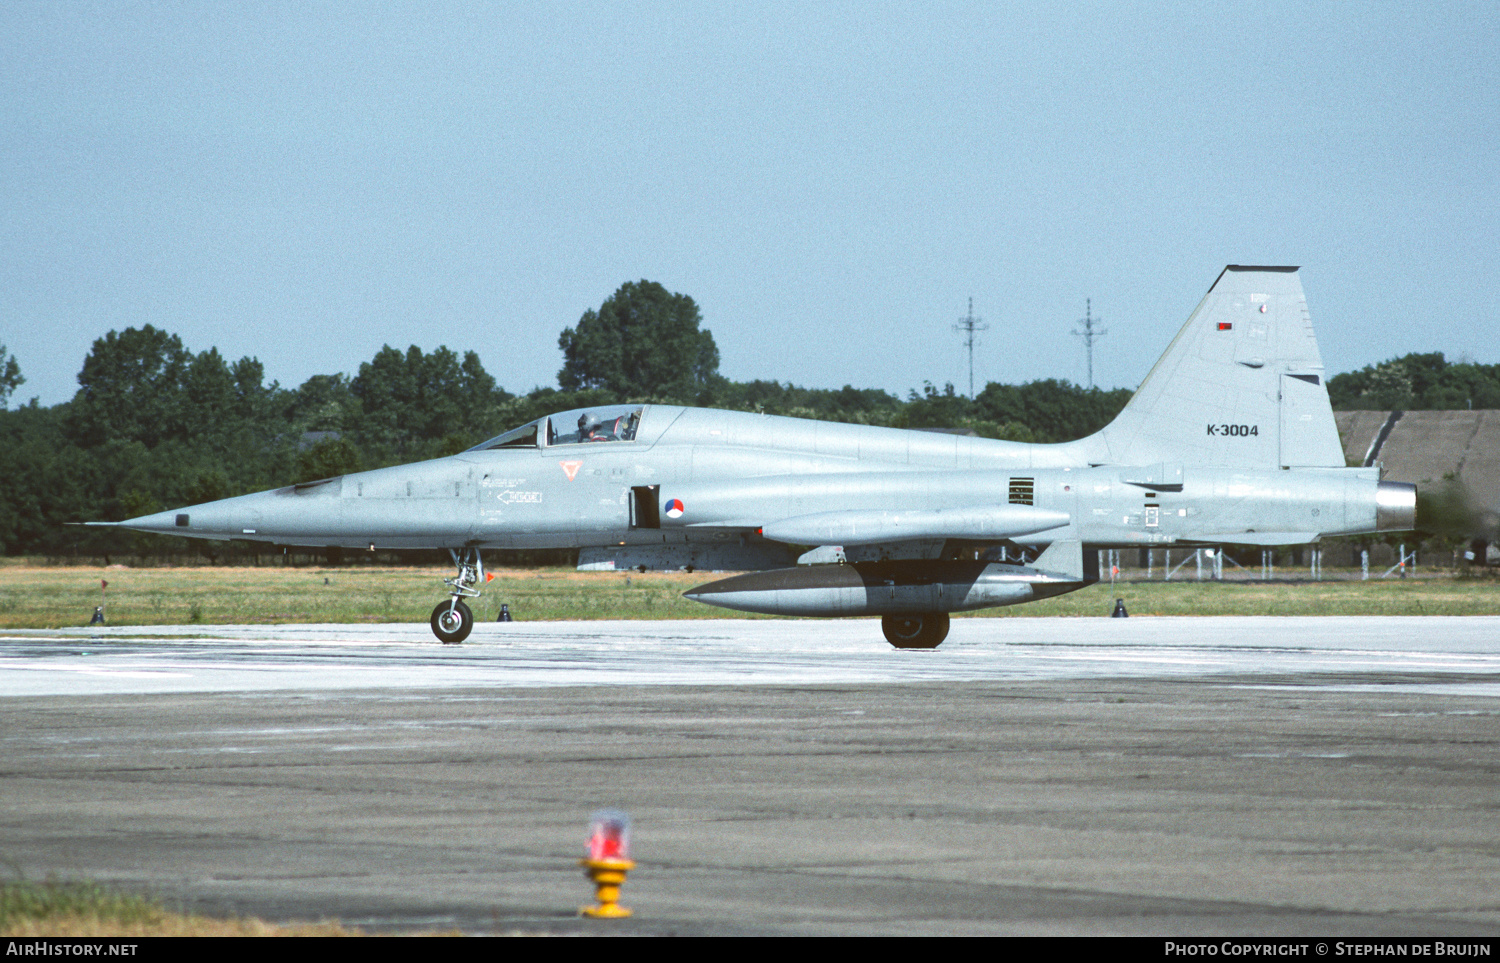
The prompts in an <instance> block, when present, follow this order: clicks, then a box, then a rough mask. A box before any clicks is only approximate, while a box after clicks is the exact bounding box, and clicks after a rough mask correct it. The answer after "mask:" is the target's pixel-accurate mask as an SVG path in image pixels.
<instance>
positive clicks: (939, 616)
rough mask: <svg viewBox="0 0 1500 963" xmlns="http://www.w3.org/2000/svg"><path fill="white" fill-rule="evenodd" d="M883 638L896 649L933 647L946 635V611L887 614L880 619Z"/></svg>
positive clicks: (941, 641) (940, 642) (940, 643)
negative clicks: (917, 613)
mask: <svg viewBox="0 0 1500 963" xmlns="http://www.w3.org/2000/svg"><path fill="white" fill-rule="evenodd" d="M880 628H881V631H883V632H885V640H886V641H887V642H889V643H890V644H891V645H894V646H895V647H896V648H898V649H935V648H937V647H938V646H939V645H942V643H943V640H944V639H946V638H947V637H948V613H947V612H923V613H921V614H919V615H887V616H885V617H884V618H882V619H881V620H880Z"/></svg>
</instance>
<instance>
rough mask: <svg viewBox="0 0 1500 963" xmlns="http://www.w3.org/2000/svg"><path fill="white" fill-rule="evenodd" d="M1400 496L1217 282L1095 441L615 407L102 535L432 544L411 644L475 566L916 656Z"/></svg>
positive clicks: (442, 624)
mask: <svg viewBox="0 0 1500 963" xmlns="http://www.w3.org/2000/svg"><path fill="white" fill-rule="evenodd" d="M1415 515H1416V488H1415V486H1413V485H1406V484H1400V483H1395V482H1385V481H1381V480H1380V473H1379V469H1377V468H1346V467H1345V464H1344V455H1343V449H1342V446H1341V445H1340V444H1339V437H1338V431H1337V429H1336V428H1335V426H1334V421H1333V411H1332V408H1331V407H1330V405H1329V401H1328V389H1327V386H1326V384H1325V379H1324V369H1323V362H1322V359H1321V357H1320V355H1319V352H1318V344H1317V341H1316V339H1315V338H1314V336H1313V328H1312V322H1311V320H1310V318H1309V315H1308V311H1307V302H1306V299H1305V297H1304V296H1303V292H1302V283H1301V281H1300V279H1299V278H1298V275H1297V268H1294V267H1241V266H1237V265H1231V266H1229V267H1226V268H1225V269H1224V271H1223V272H1222V273H1221V274H1220V275H1219V277H1218V279H1217V280H1216V281H1215V282H1214V284H1213V286H1212V287H1211V288H1210V289H1209V292H1208V294H1207V295H1206V296H1205V297H1204V299H1203V301H1202V302H1201V303H1200V304H1199V305H1198V307H1197V309H1196V310H1195V311H1194V312H1193V313H1192V316H1191V317H1189V318H1188V320H1187V323H1186V324H1185V325H1183V327H1182V329H1181V330H1180V331H1179V332H1178V333H1177V337H1176V338H1175V339H1174V340H1173V341H1172V343H1171V345H1170V346H1169V347H1168V348H1167V351H1166V354H1164V355H1163V356H1162V358H1161V360H1159V361H1158V362H1157V363H1156V365H1155V367H1153V368H1152V369H1151V371H1150V373H1149V374H1148V375H1147V376H1146V379H1145V381H1143V382H1142V383H1141V386H1140V388H1139V389H1138V390H1137V391H1136V392H1135V394H1134V395H1133V396H1132V398H1131V400H1130V402H1129V403H1128V404H1127V405H1126V406H1125V408H1124V409H1123V410H1122V411H1121V412H1120V414H1119V416H1118V417H1117V418H1115V420H1114V421H1112V422H1111V423H1110V424H1109V425H1108V426H1107V427H1105V428H1103V429H1102V430H1100V431H1099V432H1097V433H1095V434H1093V435H1090V436H1088V437H1086V438H1081V439H1078V440H1077V441H1071V442H1066V443H1063V444H1050V445H1039V444H1022V443H1018V442H1010V441H996V440H991V439H986V438H975V437H961V436H956V435H951V434H938V433H931V432H923V431H909V430H902V429H895V428H878V427H871V426H867V425H849V424H834V423H829V422H820V421H810V420H803V419H798V418H783V417H775V416H768V415H760V414H752V413H746V412H736V411H717V410H711V409H702V408H683V407H677V406H672V405H656V404H627V405H612V406H605V407H597V408H589V409H582V410H574V411H565V412H560V413H558V414H554V415H550V416H548V417H545V418H540V419H538V420H536V421H533V422H531V423H529V424H525V425H522V426H521V427H519V428H515V429H513V430H511V431H507V432H505V433H504V434H502V435H499V436H498V437H495V438H491V439H490V440H488V441H486V442H484V443H482V444H480V445H477V446H475V447H474V448H472V449H470V450H468V451H465V452H462V453H461V454H457V455H453V456H451V457H448V458H439V459H436V460H432V461H425V462H420V463H417V464H411V465H404V466H400V467H394V468H383V469H379V470H376V471H367V472H360V473H357V474H350V475H343V476H339V477H337V478H325V479H322V480H320V481H313V482H307V483H305V484H300V485H289V486H287V487H285V488H278V489H275V490H273V491H265V492H260V493H258V494H253V495H243V496H240V497H238V498H227V499H224V500H222V501H216V502H210V503H208V504H204V505H195V506H192V507H189V508H182V509H179V510H176V511H169V512H161V513H158V514H155V515H146V516H143V517H140V518H133V519H130V520H129V521H125V522H120V523H117V524H119V525H122V526H124V527H126V528H132V529H137V530H140V531H146V532H159V533H162V534H171V535H184V536H188V537H193V538H209V539H221V540H223V539H247V540H252V541H261V542H270V543H273V544H276V545H288V546H306V547H313V548H323V547H331V546H338V547H343V548H361V549H365V548H368V549H394V548H425V549H447V550H448V551H449V553H450V555H451V556H452V558H453V561H454V565H455V568H456V572H455V574H454V576H453V577H451V578H447V579H444V582H445V584H446V585H447V586H448V588H447V591H446V593H445V594H446V595H447V598H446V599H445V600H444V601H442V602H440V603H439V604H438V605H437V607H436V608H435V609H433V612H432V618H431V625H432V631H433V633H434V634H435V635H436V636H437V637H438V639H440V640H441V641H443V642H445V643H458V642H462V641H463V640H464V639H465V638H467V637H468V635H469V632H470V630H471V629H472V628H473V624H474V616H473V613H472V611H471V610H470V608H469V606H468V605H467V604H466V603H465V601H464V600H465V599H469V598H474V597H476V596H478V595H479V594H480V586H481V585H482V584H483V582H484V563H483V560H482V558H481V554H480V553H481V552H482V550H484V549H514V548H577V549H579V567H580V568H585V569H641V570H646V569H686V570H688V571H693V570H695V569H699V570H719V571H739V572H744V573H746V574H740V575H736V576H733V577H730V578H725V579H721V580H718V581H714V582H710V583H708V584H706V585H701V586H699V587H697V588H695V589H693V590H691V591H689V592H687V593H686V595H687V597H688V598H690V599H694V600H696V601H699V602H704V603H707V604H709V605H718V606H723V607H725V608H730V609H738V610H742V611H747V612H766V613H773V614H779V615H797V616H825V617H837V616H876V615H878V616H881V620H882V628H883V630H884V634H885V637H886V639H887V640H888V641H889V642H890V643H891V644H892V645H894V646H897V647H898V648H931V647H934V646H937V645H938V644H939V643H941V642H942V641H943V639H944V638H945V637H946V635H947V633H948V624H949V615H950V613H953V612H964V611H970V610H973V609H981V608H986V607H991V606H1000V605H1014V604H1017V603H1020V602H1029V601H1033V600H1036V599H1043V598H1048V597H1051V596H1055V595H1060V594H1062V593H1065V592H1072V591H1075V590H1077V589H1080V588H1083V587H1084V586H1086V585H1090V584H1093V583H1094V582H1096V581H1098V579H1099V566H1098V562H1097V559H1098V551H1097V550H1098V549H1102V548H1132V547H1136V548H1139V547H1173V546H1178V547H1182V546H1186V547H1194V546H1215V545H1224V544H1235V545H1260V546H1271V545H1298V544H1307V543H1311V542H1316V541H1317V540H1318V539H1319V538H1321V537H1323V536H1325V535H1355V534H1365V533H1372V532H1388V531H1400V530H1405V529H1410V528H1412V527H1413V526H1414V523H1415Z"/></svg>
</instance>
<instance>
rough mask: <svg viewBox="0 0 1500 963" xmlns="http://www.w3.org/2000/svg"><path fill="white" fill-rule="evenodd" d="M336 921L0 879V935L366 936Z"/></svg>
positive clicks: (95, 887)
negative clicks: (231, 912)
mask: <svg viewBox="0 0 1500 963" xmlns="http://www.w3.org/2000/svg"><path fill="white" fill-rule="evenodd" d="M362 935H364V934H363V933H361V932H360V931H358V930H352V929H349V928H347V927H345V926H343V925H341V924H340V923H338V922H324V923H290V924H285V925H276V924H272V923H266V922H264V921H263V920H259V919H256V918H254V917H240V918H234V919H214V918H212V917H206V916H193V915H190V914H185V913H176V912H173V911H171V910H169V909H167V908H165V907H164V906H162V905H161V903H159V902H158V901H156V900H154V899H150V898H149V897H145V896H138V895H135V894H132V893H124V892H120V891H118V890H115V889H111V888H110V887H107V886H102V885H100V884H98V883H94V882H89V881H86V880H81V881H66V882H58V881H55V880H48V881H46V882H44V883H34V882H29V881H26V880H17V881H13V882H7V883H0V936H6V937H82V936H93V937H97V936H113V937H125V938H127V939H129V938H133V937H146V936H362Z"/></svg>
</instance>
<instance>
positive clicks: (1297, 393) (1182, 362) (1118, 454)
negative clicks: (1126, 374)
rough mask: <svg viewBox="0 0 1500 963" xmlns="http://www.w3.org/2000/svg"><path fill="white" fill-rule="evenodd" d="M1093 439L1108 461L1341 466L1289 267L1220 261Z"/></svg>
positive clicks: (1314, 345) (1318, 364)
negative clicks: (1183, 319) (1162, 350)
mask: <svg viewBox="0 0 1500 963" xmlns="http://www.w3.org/2000/svg"><path fill="white" fill-rule="evenodd" d="M1098 437H1101V438H1102V440H1103V443H1104V445H1103V447H1104V448H1105V449H1106V450H1107V452H1108V457H1109V460H1110V461H1112V462H1114V463H1116V464H1131V465H1143V464H1150V463H1156V462H1182V463H1184V464H1189V465H1214V466H1222V467H1234V468H1293V467H1338V468H1342V467H1343V466H1344V452H1343V447H1342V446H1341V445H1340V444H1339V434H1338V428H1337V427H1336V426H1335V425H1334V421H1333V408H1332V406H1331V405H1330V404H1329V402H1328V386H1327V385H1326V384H1325V379H1324V373H1323V359H1322V356H1321V355H1320V354H1319V353H1318V342H1317V339H1316V338H1315V337H1314V336H1313V328H1312V319H1311V318H1310V317H1309V315H1308V313H1307V299H1306V297H1305V296H1304V295H1303V293H1302V281H1301V280H1300V279H1299V278H1298V277H1297V269H1296V268H1295V267H1241V266H1239V265H1234V264H1231V265H1230V266H1228V267H1226V268H1225V269H1224V271H1223V273H1222V274H1220V275H1219V278H1218V280H1217V281H1215V282H1214V285H1213V287H1211V288H1209V291H1208V294H1207V295H1205V296H1204V298H1203V301H1202V302H1201V303H1200V304H1199V305H1198V308H1197V310H1195V311H1194V312H1193V314H1192V317H1190V318H1188V320H1187V324H1185V325H1183V326H1182V330H1181V331H1179V332H1178V333H1177V337H1176V338H1175V339H1173V341H1172V344H1171V345H1170V346H1169V347H1168V348H1167V351H1166V354H1164V355H1162V357H1161V360H1160V361H1158V362H1156V366H1155V367H1153V368H1152V369H1151V373H1150V374H1148V375H1146V380H1145V381H1143V382H1141V386H1140V388H1139V389H1137V391H1136V393H1135V395H1134V396H1133V397H1132V398H1131V399H1130V403H1129V404H1127V405H1126V406H1125V409H1124V410H1123V411H1121V412H1120V414H1119V416H1118V417H1117V418H1116V419H1115V420H1114V421H1112V422H1111V423H1110V424H1109V425H1108V426H1107V427H1106V428H1104V430H1103V431H1101V432H1100V433H1099V436H1098Z"/></svg>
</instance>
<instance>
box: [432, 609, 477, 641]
mask: <svg viewBox="0 0 1500 963" xmlns="http://www.w3.org/2000/svg"><path fill="white" fill-rule="evenodd" d="M472 631H474V613H473V612H471V611H469V607H468V606H467V605H465V604H464V603H462V602H460V601H457V600H456V599H449V600H448V601H446V602H439V603H438V607H437V608H435V609H433V610H432V634H433V635H435V636H437V637H438V641H439V642H442V643H443V644H444V645H457V644H458V643H460V642H462V641H463V640H464V639H467V638H468V637H469V633H470V632H472Z"/></svg>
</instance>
